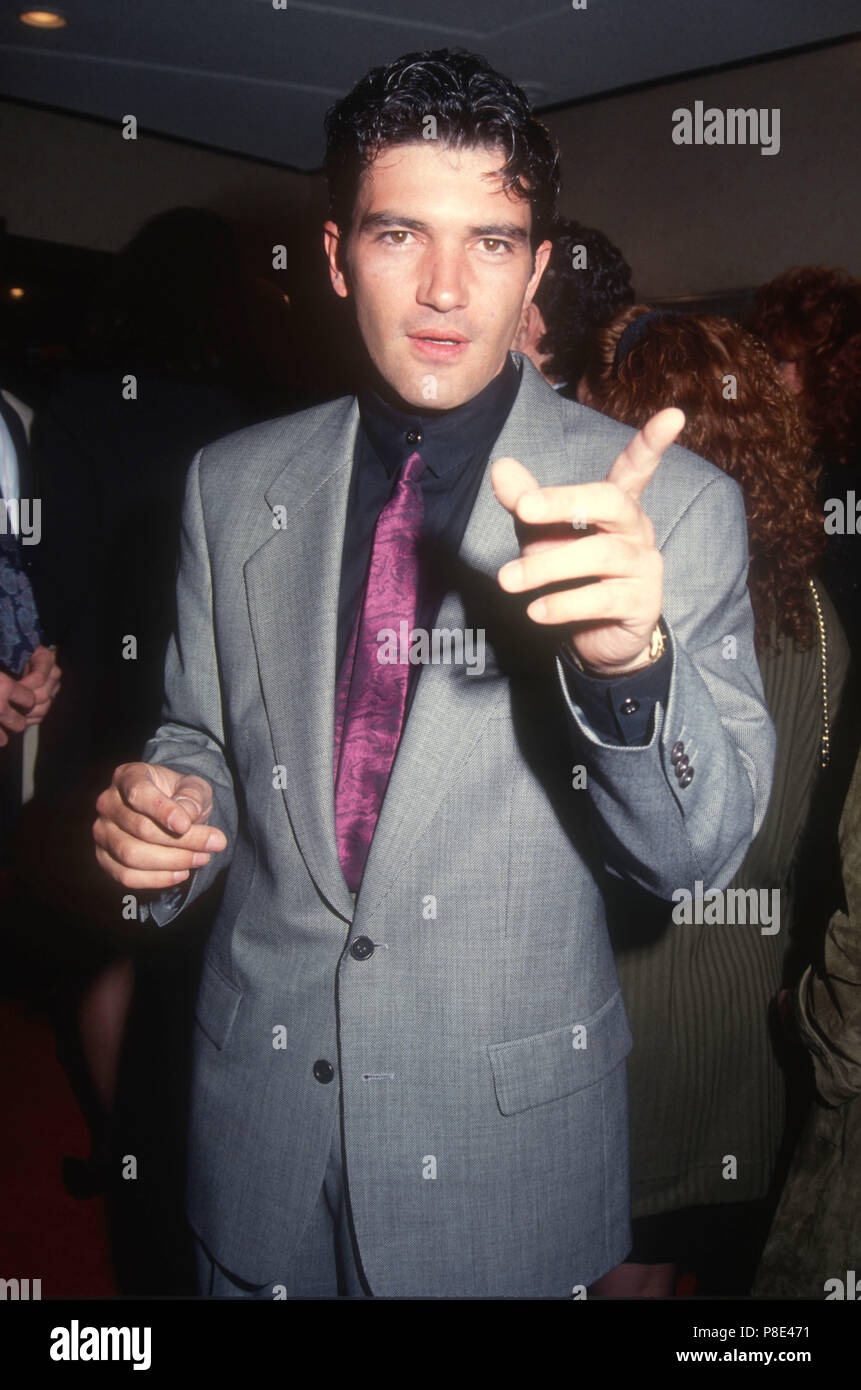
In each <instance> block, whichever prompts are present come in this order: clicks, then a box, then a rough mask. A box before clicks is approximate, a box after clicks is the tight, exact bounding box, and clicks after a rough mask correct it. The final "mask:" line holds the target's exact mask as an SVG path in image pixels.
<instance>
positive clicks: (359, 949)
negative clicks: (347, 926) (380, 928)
mask: <svg viewBox="0 0 861 1390" xmlns="http://www.w3.org/2000/svg"><path fill="white" fill-rule="evenodd" d="M373 954H374V943H373V941H371V939H370V937H368V936H357V937H356V939H355V941H354V942H353V944H352V946H351V947H350V955H351V956H352V957H353V960H367V959H368V956H372V955H373Z"/></svg>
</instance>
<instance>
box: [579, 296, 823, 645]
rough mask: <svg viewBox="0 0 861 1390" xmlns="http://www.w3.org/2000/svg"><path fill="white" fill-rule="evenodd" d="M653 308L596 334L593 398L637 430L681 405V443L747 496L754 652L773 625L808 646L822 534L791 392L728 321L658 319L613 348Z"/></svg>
mask: <svg viewBox="0 0 861 1390" xmlns="http://www.w3.org/2000/svg"><path fill="white" fill-rule="evenodd" d="M650 312H651V311H650V310H649V309H648V308H647V307H646V306H645V305H642V304H635V305H633V306H632V307H631V308H630V309H626V310H624V311H623V312H622V313H621V314H619V315H617V317H616V318H615V319H614V320H613V322H612V323H611V324H609V325H608V326H607V327H606V328H605V329H604V330H603V332H602V333H600V334H599V336H598V346H597V349H596V352H595V354H594V356H593V358H592V359H591V360H590V364H589V368H588V370H587V375H586V383H587V387H588V391H589V397H590V404H591V405H593V406H594V407H595V408H596V409H597V410H601V411H604V413H605V414H607V415H612V416H613V417H614V418H615V419H617V420H622V421H623V422H624V423H625V424H627V425H633V426H635V427H637V428H640V427H642V426H643V425H644V424H645V423H646V421H647V420H648V419H649V417H650V416H651V415H654V414H655V412H656V411H658V410H661V409H662V408H663V407H664V406H669V405H675V406H679V407H680V409H681V410H683V411H684V412H685V416H686V419H687V423H686V425H685V428H684V429H683V431H682V433H681V435H680V436H679V443H680V444H683V445H684V446H685V447H686V448H688V449H691V450H692V451H693V452H694V453H696V454H700V455H701V456H702V457H703V458H706V459H708V460H709V461H710V462H711V463H714V464H716V465H717V467H718V468H722V469H723V471H724V472H725V473H728V474H729V475H730V477H731V478H735V480H736V482H737V483H738V484H739V486H740V487H741V490H742V492H743V494H744V504H745V511H746V513H747V526H748V537H749V549H750V568H749V571H748V587H749V589H750V597H751V604H752V607H753V615H754V621H755V635H756V647H757V650H758V651H764V650H767V648H768V645H769V641H768V639H769V629H770V626H771V624H772V623H774V625H775V627H776V630H777V632H778V633H786V634H787V635H789V636H791V637H793V638H794V639H795V641H796V643H797V645H798V646H799V647H800V648H804V647H807V646H810V643H811V639H812V636H813V633H814V621H813V614H812V612H811V609H810V605H809V601H808V595H809V590H808V580H809V578H810V576H811V574H812V573H813V571H814V570H815V568H816V566H817V564H818V562H819V560H820V558H821V556H822V552H823V550H824V548H825V539H826V538H825V531H824V526H823V514H822V510H821V508H820V506H819V504H818V502H817V500H816V491H815V484H816V479H817V477H818V475H819V467H818V465H817V464H815V463H814V462H813V459H812V456H811V443H812V441H811V438H810V434H809V431H808V430H807V427H806V425H805V424H804V421H803V419H802V416H801V413H800V411H799V409H798V406H797V403H796V400H795V397H794V396H793V395H792V393H791V392H790V391H789V390H788V388H787V387H786V386H785V385H784V383H783V380H782V378H781V375H780V372H779V371H778V367H777V363H776V362H775V361H774V358H773V357H772V356H771V354H770V353H769V352H768V351H766V349H765V348H764V347H763V345H762V343H760V342H758V341H757V340H756V339H755V338H753V337H752V336H751V335H750V334H749V333H746V332H745V331H744V329H743V328H741V327H740V326H739V324H737V323H733V322H731V321H730V320H729V319H722V318H713V317H711V316H709V315H705V314H702V315H699V314H657V315H656V316H655V317H654V318H651V319H650V320H649V322H648V323H647V324H644V325H642V328H641V331H640V332H639V334H638V335H631V334H629V335H628V340H627V341H626V342H624V343H622V344H621V348H620V350H619V351H618V352H617V348H619V340H620V338H621V337H622V335H623V333H624V332H625V329H626V328H627V327H628V325H629V324H632V323H634V321H635V320H636V319H638V318H640V316H641V315H643V314H646V313H650ZM632 337H633V344H632V345H631V346H630V349H629V350H628V351H627V352H626V351H625V348H626V347H627V346H628V342H630V340H631V338H632ZM728 377H734V378H735V388H734V389H735V391H736V393H737V394H736V395H735V397H734V398H733V397H732V396H731V395H730V396H727V395H725V394H724V393H725V392H729V393H731V392H732V390H733V386H732V384H731V383H730V382H729V381H727V380H726V379H727V378H728Z"/></svg>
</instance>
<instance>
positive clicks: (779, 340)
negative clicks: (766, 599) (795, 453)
mask: <svg viewBox="0 0 861 1390" xmlns="http://www.w3.org/2000/svg"><path fill="white" fill-rule="evenodd" d="M748 327H749V329H750V331H751V332H752V333H755V334H756V336H757V337H759V338H761V339H762V340H763V342H764V343H765V344H766V346H767V347H768V348H769V349H770V351H771V352H772V353H773V354H774V356H775V357H776V358H777V360H778V363H779V366H780V372H781V375H782V377H783V380H784V381H785V382H786V384H787V386H788V387H789V390H790V391H792V393H793V394H794V395H795V397H796V399H797V401H798V404H799V407H800V409H801V412H802V414H803V416H804V418H805V420H806V421H807V425H808V428H809V429H810V432H811V434H812V436H813V444H814V448H815V450H816V455H817V459H818V461H819V465H820V475H819V497H820V501H821V502H822V505H823V506H824V507H825V510H826V518H825V530H826V534H827V537H828V542H827V549H826V552H825V559H824V563H823V569H822V576H823V579H824V580H825V583H826V585H827V586H828V592H829V593H830V595H831V597H832V599H833V601H834V605H835V607H836V609H837V611H838V613H839V614H840V620H841V622H842V623H843V626H844V627H845V629H846V634H847V636H848V638H849V642H850V645H851V647H852V649H853V652H854V653H855V654H856V655H857V654H858V653H859V652H861V511H859V510H858V508H859V506H861V280H857V279H853V277H852V276H850V275H847V274H846V272H845V271H842V270H830V269H828V268H827V267H825V266H800V267H796V268H794V269H792V270H787V271H785V272H784V273H783V274H782V275H778V276H777V278H776V279H774V280H772V281H770V283H769V284H767V285H764V286H763V287H762V288H761V289H760V290H759V291H758V293H757V296H756V301H755V303H754V307H753V310H752V313H751V315H750V318H749V320H748ZM853 764H854V758H852V760H851V762H850V764H849V766H850V768H851V767H852V765H853Z"/></svg>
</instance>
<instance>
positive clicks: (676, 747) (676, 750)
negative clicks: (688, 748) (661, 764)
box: [670, 743, 685, 767]
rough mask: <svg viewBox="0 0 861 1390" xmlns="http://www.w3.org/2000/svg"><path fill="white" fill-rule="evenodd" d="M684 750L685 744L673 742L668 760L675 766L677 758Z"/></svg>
mask: <svg viewBox="0 0 861 1390" xmlns="http://www.w3.org/2000/svg"><path fill="white" fill-rule="evenodd" d="M684 751H685V745H684V744H683V743H674V744H673V751H672V752H671V754H670V762H671V763H672V765H673V767H675V765H676V763H677V762H678V761H679V758H680V757H681V756H682V754H683V753H684Z"/></svg>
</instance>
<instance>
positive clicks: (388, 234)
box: [380, 229, 410, 246]
mask: <svg viewBox="0 0 861 1390" xmlns="http://www.w3.org/2000/svg"><path fill="white" fill-rule="evenodd" d="M409 235H410V234H409V232H406V231H400V230H398V229H393V230H391V231H388V232H383V235H382V237H381V238H380V240H381V241H385V240H386V238H387V237H406V236H409ZM403 244H404V243H403V242H402V241H396V242H394V243H393V245H395V246H403Z"/></svg>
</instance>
